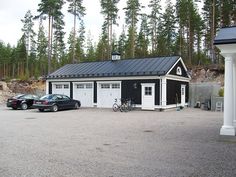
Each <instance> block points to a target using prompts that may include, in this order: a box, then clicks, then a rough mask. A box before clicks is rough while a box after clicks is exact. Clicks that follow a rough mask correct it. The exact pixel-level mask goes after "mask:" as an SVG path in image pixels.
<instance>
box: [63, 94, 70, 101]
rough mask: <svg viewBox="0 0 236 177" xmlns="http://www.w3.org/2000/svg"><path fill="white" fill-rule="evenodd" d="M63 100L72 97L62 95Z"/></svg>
mask: <svg viewBox="0 0 236 177" xmlns="http://www.w3.org/2000/svg"><path fill="white" fill-rule="evenodd" d="M62 98H63V100H70V98H69V97H68V96H66V95H62Z"/></svg>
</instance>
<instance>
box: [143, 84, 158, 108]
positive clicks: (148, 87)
mask: <svg viewBox="0 0 236 177" xmlns="http://www.w3.org/2000/svg"><path fill="white" fill-rule="evenodd" d="M141 85H142V109H145V110H154V109H155V84H154V83H147V84H146V83H145V84H141Z"/></svg>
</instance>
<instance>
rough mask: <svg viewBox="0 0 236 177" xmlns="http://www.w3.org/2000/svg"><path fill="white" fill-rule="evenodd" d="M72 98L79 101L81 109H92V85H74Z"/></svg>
mask: <svg viewBox="0 0 236 177" xmlns="http://www.w3.org/2000/svg"><path fill="white" fill-rule="evenodd" d="M73 98H74V99H76V100H79V101H80V102H81V106H82V107H93V83H92V82H91V83H89V82H87V83H79V82H77V83H74V91H73Z"/></svg>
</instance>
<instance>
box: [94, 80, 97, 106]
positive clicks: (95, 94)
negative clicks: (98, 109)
mask: <svg viewBox="0 0 236 177" xmlns="http://www.w3.org/2000/svg"><path fill="white" fill-rule="evenodd" d="M93 87H94V88H93V102H94V103H97V82H96V81H94V84H93Z"/></svg>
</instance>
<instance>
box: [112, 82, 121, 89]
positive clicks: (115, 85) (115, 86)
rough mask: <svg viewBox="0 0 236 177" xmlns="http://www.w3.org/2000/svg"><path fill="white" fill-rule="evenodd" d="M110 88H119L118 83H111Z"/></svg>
mask: <svg viewBox="0 0 236 177" xmlns="http://www.w3.org/2000/svg"><path fill="white" fill-rule="evenodd" d="M111 88H113V89H119V88H120V84H118V83H117V84H112V85H111Z"/></svg>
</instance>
